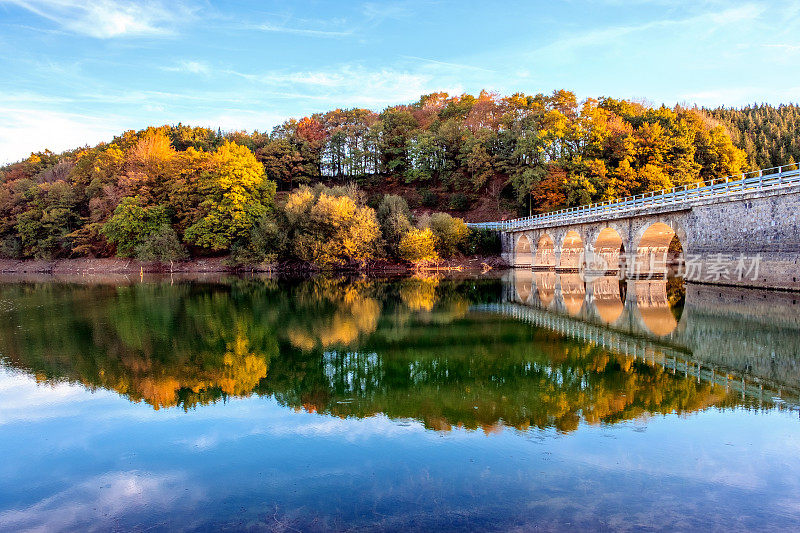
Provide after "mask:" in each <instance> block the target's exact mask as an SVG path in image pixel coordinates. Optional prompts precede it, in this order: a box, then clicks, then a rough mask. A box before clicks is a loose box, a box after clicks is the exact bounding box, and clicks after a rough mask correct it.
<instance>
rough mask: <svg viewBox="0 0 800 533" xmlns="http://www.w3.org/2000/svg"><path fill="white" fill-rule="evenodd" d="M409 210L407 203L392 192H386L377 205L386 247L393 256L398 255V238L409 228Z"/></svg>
mask: <svg viewBox="0 0 800 533" xmlns="http://www.w3.org/2000/svg"><path fill="white" fill-rule="evenodd" d="M410 219H411V210H410V209H409V208H408V203H406V201H405V200H404V199H403V198H402V197H400V196H396V195H393V194H387V195H386V196H384V197H383V200H381V203H380V205H379V206H378V221H379V222H380V224H381V232H382V233H383V239H384V241H385V242H386V248H387V249H388V251H389V253H390V254H391V255H393V256H398V253H399V249H398V246H399V245H400V240H401V239H402V238H403V235H405V233H406V232H408V231H409V230H410V229H411V221H410Z"/></svg>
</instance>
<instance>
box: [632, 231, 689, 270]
mask: <svg viewBox="0 0 800 533" xmlns="http://www.w3.org/2000/svg"><path fill="white" fill-rule="evenodd" d="M636 237H637V238H636V241H635V242H636V259H635V263H634V265H633V267H634V272H633V273H634V274H635V275H640V276H641V275H648V274H666V273H667V271H668V269H669V267H670V266H672V265H675V264H677V262H679V261H680V260H682V259H683V257H682V256H683V250H684V246H685V243H686V232H685V231H684V230H683V228H682V227H681V226H680V225H678V224H676V223H675V222H674V221H672V220H666V221H663V222H662V221H660V222H655V223H652V224H649V225H645V226H643V227H642V228H641V229H640V230H639V231H638V232H637V235H636Z"/></svg>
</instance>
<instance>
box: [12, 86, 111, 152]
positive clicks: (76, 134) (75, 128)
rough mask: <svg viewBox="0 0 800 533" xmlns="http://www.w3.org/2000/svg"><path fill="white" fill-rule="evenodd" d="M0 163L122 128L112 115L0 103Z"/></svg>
mask: <svg viewBox="0 0 800 533" xmlns="http://www.w3.org/2000/svg"><path fill="white" fill-rule="evenodd" d="M0 101H3V99H2V98H0ZM0 124H2V127H0V164H4V163H10V162H13V161H19V160H20V159H24V158H25V157H27V156H28V155H30V153H31V151H38V150H43V149H45V148H49V149H50V150H52V151H54V152H62V151H64V150H68V149H70V148H76V147H79V146H84V145H86V144H96V143H98V142H100V141H108V140H111V138H113V136H114V135H116V134H119V133H120V132H121V131H122V127H121V125H120V123H119V121H115V120H114V118H112V117H106V118H103V119H101V118H99V117H91V116H86V115H80V114H75V113H64V112H58V111H47V110H43V109H36V108H33V107H9V106H2V105H0Z"/></svg>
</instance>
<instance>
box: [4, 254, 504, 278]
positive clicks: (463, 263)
mask: <svg viewBox="0 0 800 533" xmlns="http://www.w3.org/2000/svg"><path fill="white" fill-rule="evenodd" d="M226 259H227V257H211V258H198V259H192V260H189V261H181V262H175V263H174V264H173V265H172V266H170V265H169V264H164V263H158V262H146V261H137V260H135V259H127V258H114V257H110V258H78V259H53V260H35V259H34V260H15V259H0V273H1V274H52V275H59V274H80V275H92V274H248V273H274V274H286V273H293V274H315V273H320V272H329V273H335V274H343V273H358V274H389V275H391V274H413V273H414V272H425V273H437V272H442V273H445V272H465V273H481V272H487V271H490V270H505V269H507V268H509V265H508V264H507V263H506V262H505V261H504V260H503V259H502V258H500V257H499V256H464V257H457V258H452V259H448V260H446V261H442V262H441V263H440V264H439V265H437V266H436V267H434V268H426V269H423V270H421V271H418V270H415V269H414V268H413V267H412V266H410V265H408V264H405V263H400V262H393V261H387V260H378V261H372V262H369V263H367V264H366V265H364V266H361V265H357V264H351V265H343V266H341V267H337V268H333V269H320V268H318V267H316V266H314V265H312V264H310V263H300V262H281V263H273V264H269V265H255V266H246V267H245V266H231V265H228V264H226Z"/></svg>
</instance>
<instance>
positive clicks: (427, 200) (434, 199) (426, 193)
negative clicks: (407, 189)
mask: <svg viewBox="0 0 800 533" xmlns="http://www.w3.org/2000/svg"><path fill="white" fill-rule="evenodd" d="M419 195H420V197H421V199H420V202H421V203H422V205H423V206H425V207H436V206H437V205H439V197H438V196H436V193H435V192H433V191H431V190H429V189H422V190H421V191H420V192H419Z"/></svg>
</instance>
